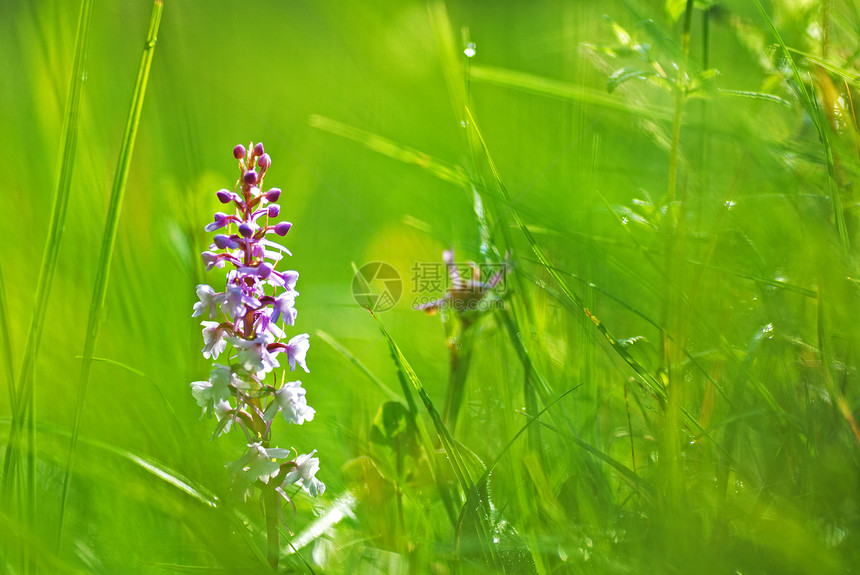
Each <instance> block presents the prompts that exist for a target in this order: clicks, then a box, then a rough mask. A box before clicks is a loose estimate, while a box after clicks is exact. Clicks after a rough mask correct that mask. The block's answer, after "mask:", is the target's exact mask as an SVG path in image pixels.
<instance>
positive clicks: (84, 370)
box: [57, 0, 164, 548]
mask: <svg viewBox="0 0 860 575" xmlns="http://www.w3.org/2000/svg"><path fill="white" fill-rule="evenodd" d="M163 8H164V4H163V3H162V0H155V2H153V5H152V15H151V17H150V22H149V30H148V32H147V36H146V43H145V44H144V49H143V56H142V57H141V60H140V67H139V69H138V72H137V80H136V81H135V86H134V94H133V95H132V100H131V110H130V111H129V116H128V121H127V122H126V126H125V133H124V134H123V139H122V145H121V148H120V154H119V160H118V161H117V168H116V176H115V177H114V183H113V189H112V191H111V198H110V204H109V207H108V215H107V222H106V224H105V232H104V237H103V238H102V247H101V254H100V255H99V265H98V270H97V272H96V286H95V289H94V290H93V299H92V303H91V304H90V314H89V320H88V322H87V336H86V341H85V343H84V356H83V363H82V365H81V375H80V380H79V381H78V396H77V403H76V406H75V423H74V428H73V430H72V438H71V443H70V445H69V455H68V462H67V464H66V469H65V472H64V478H63V488H62V494H61V497H60V517H59V530H58V534H57V548H59V547H60V543H61V542H62V537H63V518H64V514H65V508H66V499H67V497H68V490H69V480H70V478H71V471H72V468H73V467H74V463H75V448H76V446H77V442H78V433H79V431H80V426H81V420H82V418H83V411H84V402H85V400H86V393H87V384H88V383H89V378H90V371H91V370H92V365H93V359H94V358H93V352H94V350H95V345H96V341H97V339H98V334H99V328H100V326H101V321H102V316H103V313H104V305H105V299H106V297H107V286H108V280H109V278H110V267H111V261H112V259H113V251H114V245H115V244H116V234H117V229H118V227H119V217H120V214H121V213H122V204H123V199H124V196H125V187H126V183H127V182H128V173H129V169H130V168H131V158H132V152H133V151H134V141H135V137H136V136H137V128H138V125H139V124H140V115H141V112H142V110H143V100H144V96H145V95H146V85H147V82H148V80H149V71H150V68H151V67H152V58H153V56H154V54H155V44H156V40H157V37H158V27H159V24H160V23H161V12H162V10H163Z"/></svg>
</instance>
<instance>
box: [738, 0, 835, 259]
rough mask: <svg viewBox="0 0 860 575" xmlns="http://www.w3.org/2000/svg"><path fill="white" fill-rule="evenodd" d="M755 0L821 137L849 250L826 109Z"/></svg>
mask: <svg viewBox="0 0 860 575" xmlns="http://www.w3.org/2000/svg"><path fill="white" fill-rule="evenodd" d="M754 2H755V5H756V7H757V8H758V10H759V12H760V13H761V16H762V18H763V19H764V21H765V23H766V24H767V27H768V28H769V29H770V32H771V34H773V37H774V39H776V42H777V44H779V47H780V50H781V51H782V54H783V56H784V57H785V59H786V61H787V62H788V64H789V66H790V67H791V74H792V79H793V80H794V82H792V83H791V86H792V88H793V89H794V91H795V93H796V94H797V96H798V98H799V99H800V101H801V103H802V104H803V107H804V108H805V109H806V112H807V114H808V115H809V119H810V120H812V123H813V125H814V126H815V130H816V131H817V132H818V137H819V139H820V140H821V145H822V147H823V151H824V159H825V162H826V164H827V175H828V179H827V186H828V188H829V195H830V202H831V204H832V207H833V217H834V219H835V220H836V229H837V231H838V233H839V239H840V241H841V242H842V247H843V248H845V249H848V248H849V247H850V240H849V237H848V228H847V227H846V224H845V214H844V210H843V206H842V199H841V198H840V190H839V186H838V185H837V183H836V165H835V162H834V159H833V149H832V148H831V146H830V136H829V135H828V126H827V123H826V122H824V121H823V119H822V111H821V108H820V107H819V105H818V100H817V97H816V95H815V90H814V86H813V84H812V82H811V80H810V88H809V89H807V88H806V82H805V81H804V78H803V75H802V74H801V72H800V68H799V67H798V66H797V63H796V62H795V61H794V56H792V50H791V49H789V47H788V46H787V45H786V43H785V41H784V40H783V39H782V35H781V34H780V33H779V30H777V29H776V26H775V25H774V23H773V20H772V19H771V17H770V15H769V14H768V13H767V11H766V10H765V9H764V6H762V4H761V2H760V0H754Z"/></svg>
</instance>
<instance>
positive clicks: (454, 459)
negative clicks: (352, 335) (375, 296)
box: [371, 312, 474, 492]
mask: <svg viewBox="0 0 860 575" xmlns="http://www.w3.org/2000/svg"><path fill="white" fill-rule="evenodd" d="M371 315H372V316H373V319H374V320H376V323H377V325H378V326H379V329H380V331H381V332H382V335H383V336H384V337H385V339H386V340H387V341H388V345H389V347H390V348H391V353H392V355H393V356H394V361H395V362H396V363H397V367H398V369H399V370H400V371H401V372H402V373H403V375H404V376H405V377H406V379H407V380H408V383H409V384H410V385H411V386H412V387H413V388H414V389H415V391H416V392H417V393H418V397H419V398H420V399H421V402H422V403H423V404H424V408H425V409H426V410H427V414H428V415H429V416H430V420H431V421H432V422H433V427H434V428H435V429H436V435H437V436H438V437H439V441H440V442H441V443H442V447H443V448H444V449H445V452H446V453H447V454H448V457H449V460H450V461H451V465H452V467H453V469H454V473H455V475H456V476H457V481H458V482H459V483H460V488H461V489H463V491H465V492H468V491H469V490H470V489H471V488H472V487H473V486H474V485H473V483H472V481H471V479H470V478H469V474H468V471H467V467H466V465H465V462H464V461H463V457H462V454H461V453H460V451H459V449H458V448H457V446H456V443H455V442H454V438H453V437H451V434H450V432H449V431H448V428H447V427H445V422H444V421H442V416H441V415H440V414H439V412H438V411H437V410H436V406H434V405H433V401H432V400H431V399H430V396H429V395H427V391H426V390H425V389H424V386H423V385H422V384H421V380H419V379H418V376H417V375H416V374H415V371H414V370H413V369H412V366H411V365H409V362H408V361H407V360H406V357H405V356H404V355H403V352H401V351H400V348H399V347H398V346H397V343H395V341H394V339H392V337H391V336H390V335H389V334H388V331H386V329H385V326H384V325H383V324H382V322H381V321H380V320H379V318H378V317H377V316H376V314H374V313H373V312H371Z"/></svg>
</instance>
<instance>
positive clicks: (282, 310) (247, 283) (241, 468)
mask: <svg viewBox="0 0 860 575" xmlns="http://www.w3.org/2000/svg"><path fill="white" fill-rule="evenodd" d="M233 156H234V157H235V158H236V159H237V160H238V162H239V170H240V172H241V175H240V177H239V179H238V180H237V182H236V185H235V186H234V189H233V191H230V190H226V189H222V190H219V191H218V192H217V193H216V197H217V198H218V200H219V201H220V202H221V203H222V204H227V205H229V206H230V207H231V208H232V209H233V211H232V213H224V212H217V213H216V214H215V216H214V219H213V221H212V222H211V223H209V224H208V225H207V226H206V231H207V232H214V231H216V230H222V229H223V230H224V231H223V232H222V233H219V234H216V235H215V236H214V237H213V239H212V245H211V246H209V249H208V250H207V251H204V252H203V253H202V254H201V256H202V258H203V261H204V263H205V264H206V270H207V271H210V270H212V269H214V268H224V267H225V266H227V265H228V264H229V266H228V267H229V270H228V271H227V274H226V285H225V287H224V290H223V291H216V290H215V289H214V288H213V287H211V286H209V285H205V284H201V285H198V286H197V298H198V300H199V301H198V302H197V303H195V304H194V309H193V313H192V317H201V318H203V321H201V323H200V325H201V326H203V342H204V345H203V350H202V351H203V356H204V357H206V358H211V359H212V360H217V359H218V357H219V356H222V355H223V356H225V357H227V359H223V358H222V360H221V362H220V363H214V364H213V365H212V370H211V372H210V375H209V379H208V380H206V381H195V382H193V383H192V384H191V393H192V395H193V396H194V398H195V399H196V400H197V404H198V405H199V406H200V407H201V408H202V409H203V415H202V417H203V416H207V415H208V416H214V417H215V419H216V420H217V422H218V423H217V425H216V427H215V432H214V436H215V437H217V436H220V435H222V434H223V433H227V432H228V431H230V430H231V429H232V428H239V429H241V430H242V431H243V432H244V433H245V436H246V439H247V450H246V451H245V453H244V454H243V455H242V456H241V457H240V458H239V459H238V460H236V461H235V462H233V463H231V464H228V466H227V467H228V468H229V469H230V470H231V471H233V472H234V473H236V474H237V475H238V476H240V477H244V478H245V479H247V480H248V481H249V482H250V483H251V484H252V485H253V486H256V487H258V488H259V489H261V491H262V497H263V499H264V500H266V514H267V527H268V528H269V529H268V531H269V560H270V562H271V563H272V564H273V565H276V564H277V547H278V545H279V539H278V538H279V535H278V531H277V517H278V514H279V512H280V506H279V505H276V504H273V503H272V501H275V502H276V501H277V496H278V495H280V496H281V497H283V498H284V499H286V500H287V501H288V502H290V503H291V501H290V498H289V496H288V495H287V493H286V491H285V489H286V488H287V487H288V486H290V485H298V486H300V487H301V488H302V489H304V490H305V491H306V492H307V493H309V494H310V495H312V496H316V495H319V494H321V493H323V492H324V491H325V484H323V483H322V482H321V481H320V480H318V479H317V478H316V476H315V475H316V472H317V470H318V469H319V459H318V458H316V457H314V454H315V453H316V450H314V451H312V452H311V453H307V454H299V453H297V452H294V451H293V452H291V451H289V450H287V449H282V448H278V447H274V446H272V445H271V444H270V442H271V437H272V424H273V423H274V422H275V421H276V420H277V415H278V414H279V413H280V414H281V415H282V416H283V418H284V419H285V420H286V421H287V422H288V423H292V424H296V425H301V424H303V423H304V422H305V421H311V420H313V418H314V413H315V411H314V409H313V408H312V407H310V406H309V405H308V403H307V400H306V397H305V396H306V391H305V389H304V388H303V387H302V383H301V381H286V370H284V371H282V372H281V377H280V378H278V377H277V375H276V370H278V369H279V368H281V366H282V365H281V364H282V362H283V361H284V360H286V364H287V365H288V366H289V370H290V371H295V369H296V366H299V367H301V368H302V369H303V370H304V371H305V372H306V373H310V370H309V369H308V366H307V361H306V356H307V352H308V349H309V347H310V342H309V336H308V334H306V333H303V334H299V335H296V336H294V337H292V338H290V339H289V340H288V341H286V342H284V341H282V340H284V339H286V337H287V334H286V333H285V331H284V329H283V328H282V327H281V325H283V326H293V325H294V324H295V321H296V316H297V311H296V308H295V302H296V297H298V295H299V293H298V292H297V291H296V290H295V287H296V282H297V280H298V277H299V274H298V272H296V271H278V270H277V269H275V268H276V266H277V265H278V264H279V263H280V262H281V260H282V259H283V257H284V255H285V254H286V255H292V254H291V253H290V251H289V250H288V249H287V248H285V247H284V246H282V245H280V244H278V243H275V242H274V241H272V240H270V239H268V238H269V237H270V236H272V235H275V236H285V235H286V234H287V232H289V231H290V228H291V227H292V224H291V223H290V222H284V221H282V222H279V223H274V222H273V220H274V218H276V217H277V216H278V215H279V213H280V210H281V208H280V205H279V204H278V203H276V202H277V201H278V200H279V199H280V197H281V195H282V193H281V190H280V189H278V188H270V189H269V190H268V191H265V192H264V191H263V189H264V188H263V180H264V179H265V176H266V173H267V171H268V170H269V167H270V166H271V165H272V160H271V158H270V157H269V154H267V153H265V151H264V148H263V144H262V143H258V144H256V145H253V144H251V145H250V146H249V147H248V148H247V149H246V148H245V147H244V146H241V145H239V146H236V147H235V148H234V149H233ZM228 346H229V351H228ZM272 514H275V515H276V517H275V518H274V529H272V525H273V524H272V517H271V515H272Z"/></svg>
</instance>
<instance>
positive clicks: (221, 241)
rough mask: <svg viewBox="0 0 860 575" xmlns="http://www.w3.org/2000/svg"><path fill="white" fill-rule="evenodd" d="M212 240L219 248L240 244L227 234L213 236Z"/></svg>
mask: <svg viewBox="0 0 860 575" xmlns="http://www.w3.org/2000/svg"><path fill="white" fill-rule="evenodd" d="M212 242H213V243H214V244H215V245H216V246H217V247H218V249H219V250H223V249H226V248H237V247H239V244H238V243H237V242H236V241H235V240H233V239H231V238H230V236H225V235H224V234H218V235H216V236H215V237H214V238H212Z"/></svg>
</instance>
